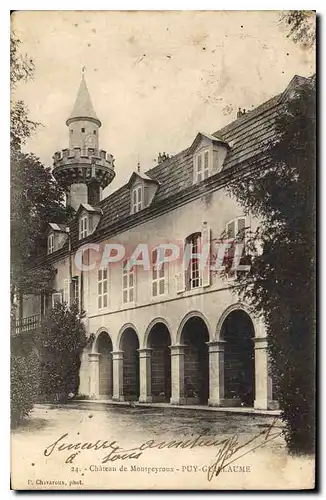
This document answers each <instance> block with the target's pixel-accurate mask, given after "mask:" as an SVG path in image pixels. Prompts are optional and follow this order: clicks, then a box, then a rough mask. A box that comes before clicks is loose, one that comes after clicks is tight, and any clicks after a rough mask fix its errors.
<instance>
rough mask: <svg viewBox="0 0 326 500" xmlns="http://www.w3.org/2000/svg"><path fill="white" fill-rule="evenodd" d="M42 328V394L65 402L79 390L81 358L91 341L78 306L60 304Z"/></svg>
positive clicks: (39, 340)
mask: <svg viewBox="0 0 326 500" xmlns="http://www.w3.org/2000/svg"><path fill="white" fill-rule="evenodd" d="M40 330H41V331H40V334H39V337H38V349H39V353H40V360H41V363H40V394H41V396H42V397H44V398H45V399H46V400H49V401H61V402H63V401H65V400H66V399H67V397H68V395H69V394H70V393H72V394H77V392H78V386H79V367H80V357H81V354H82V351H83V348H84V347H85V346H86V344H87V337H86V331H85V325H84V323H83V321H82V317H81V315H80V314H79V313H78V310H77V307H76V306H75V305H72V306H71V307H70V308H69V307H68V306H67V304H56V306H55V307H54V308H53V309H52V311H51V312H50V313H49V315H48V316H47V317H46V318H45V319H44V321H43V324H42V327H41V329H40Z"/></svg>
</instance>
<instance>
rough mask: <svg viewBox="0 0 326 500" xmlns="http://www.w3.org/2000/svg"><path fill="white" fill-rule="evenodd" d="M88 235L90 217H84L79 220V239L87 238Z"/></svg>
mask: <svg viewBox="0 0 326 500" xmlns="http://www.w3.org/2000/svg"><path fill="white" fill-rule="evenodd" d="M87 235H88V216H87V215H83V216H82V217H81V218H80V219H79V239H80V240H81V239H83V238H86V236H87Z"/></svg>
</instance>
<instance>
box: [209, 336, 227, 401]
mask: <svg viewBox="0 0 326 500" xmlns="http://www.w3.org/2000/svg"><path fill="white" fill-rule="evenodd" d="M207 345H208V355H209V399H208V406H221V405H222V403H223V398H224V346H225V341H224V340H212V341H210V342H207Z"/></svg>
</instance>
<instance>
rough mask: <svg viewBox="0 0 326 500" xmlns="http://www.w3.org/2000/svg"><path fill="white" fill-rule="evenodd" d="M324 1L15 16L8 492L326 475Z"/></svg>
mask: <svg viewBox="0 0 326 500" xmlns="http://www.w3.org/2000/svg"><path fill="white" fill-rule="evenodd" d="M315 21H316V13H315V12H312V11H263V10H262V11H222V10H221V11H199V10H198V11H141V10H139V11H91V10H90V11H16V12H14V13H13V14H12V17H11V25H12V30H11V46H10V55H11V66H10V71H11V86H12V90H11V143H10V147H11V291H10V292H11V488H12V489H13V490H239V491H240V490H301V489H306V490H309V489H310V490H311V489H314V487H315V387H314V381H315V309H314V307H315V306H314V304H315V295H314V294H315V292H314V290H315V283H314V276H315V231H316V227H315V189H316V185H315V171H316V166H315V163H316V159H315V149H316V144H315V136H316V132H315V126H316V104H315V103H316V100H315V99H316V98H315V94H316V69H315V46H316V37H315Z"/></svg>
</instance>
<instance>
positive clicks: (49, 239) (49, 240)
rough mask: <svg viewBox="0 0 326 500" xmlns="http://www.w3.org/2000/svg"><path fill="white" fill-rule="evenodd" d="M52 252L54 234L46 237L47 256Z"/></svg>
mask: <svg viewBox="0 0 326 500" xmlns="http://www.w3.org/2000/svg"><path fill="white" fill-rule="evenodd" d="M53 252H54V234H50V235H49V236H48V254H50V253H53Z"/></svg>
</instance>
